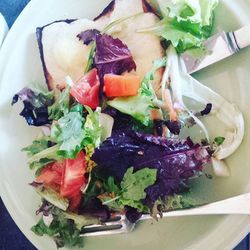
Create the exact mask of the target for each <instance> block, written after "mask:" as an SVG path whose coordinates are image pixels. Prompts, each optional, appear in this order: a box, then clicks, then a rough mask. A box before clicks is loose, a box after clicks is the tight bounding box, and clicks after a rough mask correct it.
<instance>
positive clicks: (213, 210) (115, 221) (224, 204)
mask: <svg viewBox="0 0 250 250" xmlns="http://www.w3.org/2000/svg"><path fill="white" fill-rule="evenodd" d="M194 215H250V193H246V194H242V195H238V196H234V197H231V198H228V199H225V200H221V201H217V202H213V203H210V204H207V205H202V206H199V207H196V208H190V209H180V210H175V211H171V212H165V213H163V214H162V218H167V217H180V216H194ZM149 219H153V218H152V217H151V215H150V214H143V215H142V216H141V218H140V219H139V220H138V221H142V220H149ZM138 221H137V222H138ZM137 222H135V223H131V222H130V221H129V220H128V219H127V218H126V216H125V215H122V214H116V215H115V216H114V217H113V218H111V219H109V220H106V221H104V223H103V224H101V225H90V226H85V227H84V228H83V229H82V231H81V236H100V235H113V234H121V233H130V232H132V231H133V230H134V228H135V225H136V223H137Z"/></svg>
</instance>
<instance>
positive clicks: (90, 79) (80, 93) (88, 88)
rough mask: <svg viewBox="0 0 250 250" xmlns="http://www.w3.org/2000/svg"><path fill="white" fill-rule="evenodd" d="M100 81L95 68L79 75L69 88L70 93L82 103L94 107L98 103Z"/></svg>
mask: <svg viewBox="0 0 250 250" xmlns="http://www.w3.org/2000/svg"><path fill="white" fill-rule="evenodd" d="M99 88H100V81H99V77H98V74H97V69H95V68H94V69H92V70H91V71H89V72H88V73H87V74H86V75H84V76H83V77H81V78H80V79H79V80H78V81H77V82H76V84H74V85H73V86H72V87H71V89H70V94H71V95H72V96H73V97H74V98H75V99H76V100H77V101H78V102H79V103H81V104H82V105H87V106H89V107H90V108H92V109H96V108H97V107H98V105H99Z"/></svg>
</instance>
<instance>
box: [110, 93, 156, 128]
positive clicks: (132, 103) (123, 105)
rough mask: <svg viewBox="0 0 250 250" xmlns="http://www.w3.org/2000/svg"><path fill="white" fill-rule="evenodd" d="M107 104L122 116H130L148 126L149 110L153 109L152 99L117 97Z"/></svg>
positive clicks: (139, 96)
mask: <svg viewBox="0 0 250 250" xmlns="http://www.w3.org/2000/svg"><path fill="white" fill-rule="evenodd" d="M107 104H108V105H109V106H111V107H113V108H115V109H117V110H119V111H120V112H122V113H124V114H127V115H131V116H132V117H134V118H135V119H136V120H138V121H140V122H141V123H142V124H144V125H145V126H147V125H148V124H149V121H150V110H151V109H152V107H153V103H152V98H150V97H149V96H144V95H137V96H131V97H126V98H122V97H118V98H115V99H113V100H112V101H108V102H107Z"/></svg>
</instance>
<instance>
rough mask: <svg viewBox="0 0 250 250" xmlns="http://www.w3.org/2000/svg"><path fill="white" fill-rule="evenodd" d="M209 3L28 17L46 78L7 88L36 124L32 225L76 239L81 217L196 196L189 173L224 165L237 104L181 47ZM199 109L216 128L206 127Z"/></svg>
mask: <svg viewBox="0 0 250 250" xmlns="http://www.w3.org/2000/svg"><path fill="white" fill-rule="evenodd" d="M217 4H218V1H217V0H213V1H208V0H203V1H199V0H196V1H189V0H187V1H181V0H178V1H171V0H148V1H146V0H115V1H112V2H111V3H110V4H109V5H108V7H107V8H105V10H104V11H103V12H102V13H101V14H100V15H99V16H98V17H97V18H95V19H94V20H89V19H78V20H73V19H72V20H61V21H55V22H53V23H51V24H48V25H45V26H44V27H41V28H37V31H36V33H37V41H38V47H39V52H40V57H41V63H42V66H43V70H44V75H45V80H46V83H47V90H41V89H38V88H37V89H36V88H27V87H26V88H24V89H22V90H21V91H20V92H18V93H17V94H15V95H14V97H13V100H12V104H15V103H17V102H18V101H19V100H20V101H22V102H23V105H24V107H23V110H22V111H21V113H20V115H21V116H23V117H24V118H25V120H26V122H27V123H28V124H29V125H31V126H39V127H41V130H42V134H41V135H40V136H38V137H37V138H36V139H35V140H34V141H33V142H32V144H31V145H29V146H27V147H25V148H24V149H23V151H25V152H26V153H27V156H28V164H29V167H30V169H31V170H33V171H34V172H35V178H34V181H33V182H32V183H31V186H32V187H34V189H35V191H36V192H37V194H38V195H40V196H41V199H42V204H41V206H40V208H39V209H38V210H37V212H36V213H37V215H38V214H41V215H42V217H41V219H40V220H39V222H38V223H37V224H36V225H35V226H34V227H33V228H32V230H33V231H34V232H35V233H36V234H37V235H41V236H42V235H49V236H52V237H53V239H54V240H55V242H56V244H57V246H58V247H63V246H69V247H74V246H82V244H83V237H82V236H81V232H82V230H83V229H84V227H85V226H87V225H92V224H100V223H103V221H105V220H107V219H109V218H112V217H113V216H114V215H115V214H117V213H118V214H125V215H126V217H127V219H128V220H130V221H131V222H134V221H135V220H137V219H139V218H140V216H141V215H142V214H143V213H148V214H151V215H152V217H154V218H157V216H160V215H161V213H162V212H167V211H171V210H175V209H181V208H190V207H194V206H197V205H200V204H201V201H198V200H194V199H190V197H189V193H190V192H192V190H190V183H191V182H192V180H193V179H196V178H199V177H200V176H203V175H204V176H206V175H207V174H206V173H207V172H206V171H207V169H208V168H209V167H210V166H209V165H211V166H212V168H213V170H214V174H215V175H217V176H229V175H230V169H229V168H228V166H227V165H226V164H225V162H224V161H223V159H225V158H227V157H228V156H230V155H231V154H232V153H234V152H235V151H236V150H237V148H238V147H239V145H240V144H241V141H242V139H243V136H244V121H243V116H242V114H241V112H240V111H239V110H238V108H237V107H236V106H235V105H233V104H231V103H230V102H228V101H227V100H225V99H224V98H223V97H222V96H220V95H219V94H217V93H215V92H214V91H213V90H211V89H209V88H208V87H206V86H204V85H202V84H201V83H199V82H198V81H197V80H195V79H194V78H192V77H191V76H190V75H188V73H187V72H186V69H185V66H184V63H183V62H182V60H181V58H180V57H179V54H181V53H183V52H184V51H189V52H191V53H192V52H194V50H195V51H196V54H197V52H198V54H202V53H206V52H204V48H203V46H202V41H204V40H205V39H206V38H208V37H209V36H210V35H211V31H212V27H213V15H214V9H215V7H216V6H217ZM190 100H191V102H190ZM190 103H192V105H191V104H190ZM209 116H213V117H215V119H216V122H217V123H218V125H221V126H223V127H224V133H223V134H218V135H217V136H216V137H214V136H211V134H210V132H209V130H208V128H207V126H206V125H205V123H204V122H203V121H204V120H205V119H206V118H208V117H209Z"/></svg>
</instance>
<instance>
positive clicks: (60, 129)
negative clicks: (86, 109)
mask: <svg viewBox="0 0 250 250" xmlns="http://www.w3.org/2000/svg"><path fill="white" fill-rule="evenodd" d="M83 123H84V118H83V117H82V115H81V114H80V113H79V112H69V113H68V114H66V115H65V116H63V117H62V118H60V119H59V120H58V124H55V125H54V126H53V127H52V130H51V137H52V138H53V139H55V140H56V142H57V143H60V148H59V151H58V154H59V155H61V156H63V157H65V158H75V157H76V155H77V154H78V153H79V152H80V150H81V149H82V145H81V143H82V140H83V138H84V134H83Z"/></svg>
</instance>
